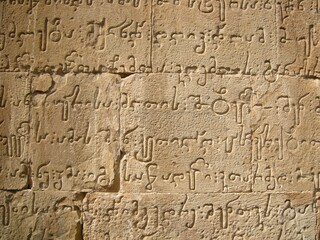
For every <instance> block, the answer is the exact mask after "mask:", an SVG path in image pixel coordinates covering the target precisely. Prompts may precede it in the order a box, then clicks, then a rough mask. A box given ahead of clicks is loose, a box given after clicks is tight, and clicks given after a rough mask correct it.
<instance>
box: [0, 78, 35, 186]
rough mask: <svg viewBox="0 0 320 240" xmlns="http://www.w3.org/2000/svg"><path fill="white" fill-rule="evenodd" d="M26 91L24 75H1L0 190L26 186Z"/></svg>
mask: <svg viewBox="0 0 320 240" xmlns="http://www.w3.org/2000/svg"><path fill="white" fill-rule="evenodd" d="M29 90H30V77H29V76H28V75H27V74H11V73H1V74H0V189H7V190H17V189H22V188H26V187H27V185H28V174H29V172H30V169H29V167H30V164H29V159H28V152H29V151H28V148H29V136H30V126H29V114H30V111H29V110H30V103H29V101H28V99H27V95H28V93H29Z"/></svg>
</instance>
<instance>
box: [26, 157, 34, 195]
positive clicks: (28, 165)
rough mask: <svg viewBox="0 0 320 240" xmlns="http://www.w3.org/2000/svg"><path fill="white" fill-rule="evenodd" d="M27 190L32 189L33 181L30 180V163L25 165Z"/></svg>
mask: <svg viewBox="0 0 320 240" xmlns="http://www.w3.org/2000/svg"><path fill="white" fill-rule="evenodd" d="M27 172H28V175H27V189H32V187H33V180H32V168H31V162H28V164H27Z"/></svg>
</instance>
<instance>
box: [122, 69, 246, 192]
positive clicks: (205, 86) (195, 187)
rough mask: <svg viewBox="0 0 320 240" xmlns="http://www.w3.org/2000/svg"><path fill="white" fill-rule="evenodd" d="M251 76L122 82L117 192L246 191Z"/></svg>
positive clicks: (163, 77) (165, 77)
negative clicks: (120, 149)
mask: <svg viewBox="0 0 320 240" xmlns="http://www.w3.org/2000/svg"><path fill="white" fill-rule="evenodd" d="M251 81H252V79H251V78H250V77H245V78H240V77H219V76H216V75H199V74H192V75H184V74H150V75H135V76H131V77H129V78H127V79H125V81H123V82H122V85H121V113H120V115H121V133H122V134H121V135H122V139H121V145H122V147H121V148H122V151H123V152H125V158H124V160H123V161H122V165H121V171H122V172H121V174H122V177H121V180H122V181H121V183H122V187H123V190H124V191H134V192H136V191H138V192H140V191H141V192H145V191H154V192H188V191H196V192H238V191H243V192H246V191H250V189H251V184H252V179H251V178H250V173H251V129H250V121H251V119H250V108H251V94H252V89H251V87H250V86H251ZM235 82H237V86H235V85H234V83H235ZM154 89H157V91H154ZM230 166H235V167H234V168H230Z"/></svg>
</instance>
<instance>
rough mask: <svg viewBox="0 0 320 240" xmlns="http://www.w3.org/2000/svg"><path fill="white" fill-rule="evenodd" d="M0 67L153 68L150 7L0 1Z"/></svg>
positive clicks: (136, 1)
mask: <svg viewBox="0 0 320 240" xmlns="http://www.w3.org/2000/svg"><path fill="white" fill-rule="evenodd" d="M0 9H3V10H2V17H1V20H0V25H1V31H0V59H1V65H0V70H1V71H36V72H42V71H47V72H52V71H56V72H59V73H61V72H101V71H102V72H145V71H151V66H150V64H151V63H150V48H151V42H150V41H151V40H150V38H151V36H150V31H151V26H150V23H151V16H150V14H151V13H150V11H151V6H150V5H149V1H146V0H132V1H118V0H117V1H112V0H110V1H104V0H97V1H95V0H83V1H73V0H71V1H55V0H45V1H24V0H22V1H1V3H0Z"/></svg>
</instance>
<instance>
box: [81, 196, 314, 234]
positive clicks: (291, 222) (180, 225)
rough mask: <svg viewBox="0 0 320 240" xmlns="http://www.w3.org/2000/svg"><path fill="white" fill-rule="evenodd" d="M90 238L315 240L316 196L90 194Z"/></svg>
mask: <svg viewBox="0 0 320 240" xmlns="http://www.w3.org/2000/svg"><path fill="white" fill-rule="evenodd" d="M83 211H84V219H85V223H84V227H85V231H84V239H92V238H94V239H126V238H127V239H143V238H150V239H161V238H162V237H163V236H166V238H168V239H314V235H313V231H314V229H315V227H316V205H315V203H314V202H313V201H312V194H308V193H304V194H214V195H211V194H174V193H170V194H160V193H156V194H153V193H149V194H143V193H140V194H139V195H137V194H99V193H94V194H89V195H88V196H87V198H86V199H85V204H84V205H83Z"/></svg>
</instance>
